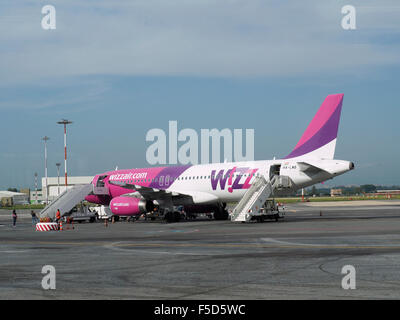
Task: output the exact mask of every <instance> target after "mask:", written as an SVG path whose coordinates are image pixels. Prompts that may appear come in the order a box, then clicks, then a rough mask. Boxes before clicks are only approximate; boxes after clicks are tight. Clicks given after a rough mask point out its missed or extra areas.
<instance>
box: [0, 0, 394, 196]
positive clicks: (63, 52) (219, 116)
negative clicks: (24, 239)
mask: <svg viewBox="0 0 400 320" xmlns="http://www.w3.org/2000/svg"><path fill="white" fill-rule="evenodd" d="M46 4H49V3H48V2H47V1H18V3H16V2H15V1H11V0H5V1H2V3H1V4H0V26H1V29H0V41H1V43H2V46H1V47H0V70H1V72H0V115H1V127H0V146H1V151H0V189H5V188H8V187H18V188H19V187H25V186H28V187H33V181H34V172H38V174H39V176H42V175H44V150H43V149H44V145H43V142H42V141H41V138H42V137H43V136H44V135H47V136H49V137H50V138H51V140H50V141H49V142H48V168H49V169H48V170H49V175H50V176H55V175H56V172H57V171H56V166H55V163H56V162H62V161H63V157H64V153H63V130H62V127H61V126H60V125H57V124H56V122H57V121H58V120H60V119H61V118H67V119H70V120H73V121H74V123H73V124H72V125H71V126H69V128H68V146H69V153H68V167H69V170H68V172H69V174H70V175H94V174H96V173H99V172H103V171H106V170H109V169H113V168H115V166H118V167H119V168H130V167H143V166H147V163H146V158H145V153H146V149H147V147H148V146H149V145H150V144H149V143H148V142H146V141H145V136H146V133H147V131H148V130H150V129H152V128H162V129H164V130H165V131H167V129H168V121H169V120H177V121H178V129H184V128H193V129H195V130H197V131H198V132H199V131H200V129H202V128H209V129H212V128H218V129H223V128H230V129H232V130H233V129H234V128H243V129H246V128H252V129H254V130H255V149H256V150H255V159H257V160H261V159H270V158H272V157H274V156H276V157H280V156H286V155H287V154H288V153H289V152H290V151H291V150H292V148H293V147H294V145H295V144H296V143H297V141H298V139H299V138H300V136H301V134H302V132H303V131H304V129H305V128H306V126H307V124H308V123H309V121H310V120H311V119H312V117H313V115H314V113H315V112H316V110H317V109H318V107H319V105H320V104H321V103H322V101H323V99H324V98H325V96H326V95H328V94H331V93H341V92H343V93H344V94H345V96H344V105H343V111H342V120H341V123H340V127H339V137H338V142H337V148H336V158H339V159H345V160H352V161H354V162H355V163H356V170H355V171H353V172H351V173H349V174H346V175H344V176H341V177H338V178H336V179H335V180H333V181H331V182H329V184H330V185H335V184H336V185H339V184H364V183H375V184H388V185H390V184H400V170H399V169H398V162H399V158H400V151H399V148H398V141H400V139H399V138H400V131H399V130H398V122H399V118H400V108H399V107H400V106H399V98H398V92H399V91H400V90H399V89H400V88H399V87H400V85H399V81H398V79H399V76H400V59H399V57H400V55H399V54H400V47H399V45H400V40H399V39H400V37H399V35H400V4H398V1H395V0H393V1H389V0H388V1H379V4H377V2H376V1H368V0H363V1H356V0H354V1H351V4H352V5H353V6H354V7H355V8H356V10H357V11H356V12H357V29H356V30H352V31H345V30H343V29H342V28H341V24H340V22H341V19H342V17H343V15H342V14H341V8H342V6H344V5H347V4H349V3H348V1H311V0H309V1H308V0H307V1H289V2H288V3H286V2H285V3H284V4H282V1H261V0H260V1H256V0H255V1H242V0H218V1H217V0H215V1H214V0H202V1H200V0H192V1H183V0H170V1H161V0H148V1H113V2H112V5H111V2H110V1H101V0H99V1H85V2H84V3H82V2H80V1H59V0H57V1H53V2H52V3H51V4H52V5H54V6H55V8H56V12H57V15H56V17H57V29H56V30H51V31H45V30H43V29H42V28H41V19H42V17H43V15H42V14H41V8H42V7H43V6H44V5H46Z"/></svg>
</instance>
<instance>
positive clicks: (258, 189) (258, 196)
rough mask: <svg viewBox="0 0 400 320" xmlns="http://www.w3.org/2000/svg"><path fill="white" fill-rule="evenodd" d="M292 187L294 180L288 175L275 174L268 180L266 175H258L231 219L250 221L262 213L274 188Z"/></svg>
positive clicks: (234, 210)
mask: <svg viewBox="0 0 400 320" xmlns="http://www.w3.org/2000/svg"><path fill="white" fill-rule="evenodd" d="M291 187H292V181H291V179H290V178H289V177H287V176H278V175H275V176H273V177H272V178H271V179H270V180H266V179H265V177H264V176H256V177H255V179H254V182H253V183H252V185H251V187H250V188H249V189H248V190H247V191H246V193H245V194H244V196H243V198H242V199H241V200H240V201H239V203H238V204H237V205H236V207H235V208H234V209H233V211H232V215H231V221H235V222H248V221H250V220H251V218H252V217H253V216H257V215H262V212H261V210H262V208H263V207H264V204H265V203H266V201H267V200H268V198H270V197H271V196H273V194H274V190H283V189H287V188H291Z"/></svg>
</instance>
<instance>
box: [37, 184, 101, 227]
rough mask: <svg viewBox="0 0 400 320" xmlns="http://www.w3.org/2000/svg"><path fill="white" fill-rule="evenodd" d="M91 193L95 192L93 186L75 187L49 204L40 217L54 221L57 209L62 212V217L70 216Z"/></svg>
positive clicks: (82, 185)
mask: <svg viewBox="0 0 400 320" xmlns="http://www.w3.org/2000/svg"><path fill="white" fill-rule="evenodd" d="M90 192H93V185H92V184H81V185H75V186H73V187H72V188H70V189H67V190H65V191H64V192H63V193H61V194H60V195H59V196H58V197H57V198H56V199H54V200H53V201H52V202H51V203H50V204H48V205H47V206H46V207H45V208H44V209H43V210H42V211H41V212H40V217H41V218H45V217H49V218H50V219H53V220H54V219H55V216H56V212H57V209H59V210H60V214H61V217H62V216H64V215H65V214H68V213H69V212H70V211H71V210H72V208H74V207H75V206H76V205H77V204H78V203H79V202H81V201H83V200H84V199H85V197H86V196H87V195H88V194H89V193H90Z"/></svg>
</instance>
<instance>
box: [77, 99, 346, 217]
mask: <svg viewBox="0 0 400 320" xmlns="http://www.w3.org/2000/svg"><path fill="white" fill-rule="evenodd" d="M342 103H343V94H333V95H329V96H327V97H326V99H325V101H324V102H323V103H322V105H321V106H320V108H319V110H318V111H317V113H316V115H315V116H314V118H313V120H312V121H311V122H310V124H309V125H308V127H307V129H306V130H305V132H304V133H303V135H302V137H301V138H300V140H299V142H298V143H297V145H296V146H295V148H294V149H293V151H292V152H291V153H290V154H289V155H287V156H286V157H285V158H282V159H274V160H264V161H246V162H232V163H211V164H200V165H186V166H171V167H156V168H145V169H127V170H115V171H109V172H105V173H102V174H98V175H96V176H95V177H94V179H93V181H92V184H93V191H92V192H91V193H90V194H89V195H88V196H86V198H85V199H86V200H87V201H89V202H92V203H97V204H102V205H109V206H110V209H111V211H112V213H113V214H115V215H119V216H132V215H140V214H142V213H145V212H148V211H151V210H152V209H153V208H154V206H159V207H160V208H162V209H167V210H170V211H171V212H172V211H173V207H174V206H185V210H186V211H192V212H206V211H208V212H214V217H215V218H216V219H220V220H222V219H227V218H228V212H227V211H226V209H225V207H226V203H227V202H235V201H240V200H241V199H242V197H243V196H244V194H245V193H246V191H247V190H248V189H249V188H250V186H251V185H252V183H253V182H254V181H255V179H257V177H260V176H262V177H264V178H265V179H266V180H267V181H269V180H270V179H272V178H273V177H274V176H286V177H288V178H289V179H290V188H288V189H286V190H281V191H279V190H276V191H275V192H274V195H278V196H279V195H283V194H287V193H288V192H294V191H296V190H298V189H300V188H304V187H308V186H311V185H313V184H316V183H320V182H323V181H326V180H328V179H332V178H334V177H336V176H338V175H341V174H343V173H345V172H347V171H350V170H352V169H354V164H353V162H350V161H345V160H335V159H334V153H335V147H336V138H337V133H338V127H339V120H340V113H341V110H342Z"/></svg>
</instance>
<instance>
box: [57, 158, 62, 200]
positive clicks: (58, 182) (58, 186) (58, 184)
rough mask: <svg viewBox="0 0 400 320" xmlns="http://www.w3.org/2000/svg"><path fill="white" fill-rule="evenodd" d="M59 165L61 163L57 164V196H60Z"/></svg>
mask: <svg viewBox="0 0 400 320" xmlns="http://www.w3.org/2000/svg"><path fill="white" fill-rule="evenodd" d="M60 165H61V163H59V162H57V163H56V166H57V188H58V196H59V195H60Z"/></svg>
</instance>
